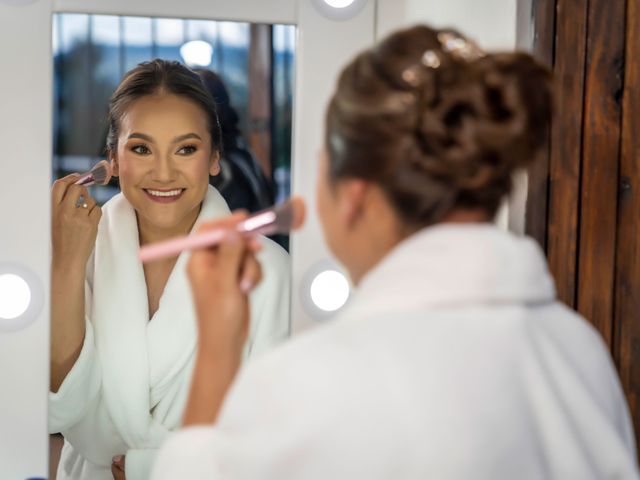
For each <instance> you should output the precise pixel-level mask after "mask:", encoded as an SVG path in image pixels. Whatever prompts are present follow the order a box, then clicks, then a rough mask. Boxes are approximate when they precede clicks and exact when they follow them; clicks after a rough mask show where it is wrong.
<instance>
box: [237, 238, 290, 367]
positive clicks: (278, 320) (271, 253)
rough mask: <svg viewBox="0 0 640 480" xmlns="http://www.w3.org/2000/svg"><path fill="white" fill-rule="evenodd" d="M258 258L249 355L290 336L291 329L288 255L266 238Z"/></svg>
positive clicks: (252, 303) (270, 346) (263, 350)
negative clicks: (258, 276) (259, 277)
mask: <svg viewBox="0 0 640 480" xmlns="http://www.w3.org/2000/svg"><path fill="white" fill-rule="evenodd" d="M262 244H263V250H262V251H261V252H260V253H259V255H258V259H259V261H260V263H261V264H262V282H260V284H259V285H258V287H257V288H256V289H255V291H254V292H253V294H252V295H251V318H252V332H251V336H250V338H249V342H248V348H247V350H246V354H247V355H249V356H252V357H254V356H260V355H261V354H262V353H264V352H265V351H268V350H269V349H270V348H272V347H273V346H274V345H276V344H278V343H280V342H281V341H282V340H284V339H286V338H287V337H288V336H289V333H290V330H291V319H290V303H291V271H290V262H289V255H288V254H287V253H286V252H285V251H284V249H282V247H280V246H279V245H278V244H276V243H275V242H273V241H271V240H269V239H264V240H263V242H262Z"/></svg>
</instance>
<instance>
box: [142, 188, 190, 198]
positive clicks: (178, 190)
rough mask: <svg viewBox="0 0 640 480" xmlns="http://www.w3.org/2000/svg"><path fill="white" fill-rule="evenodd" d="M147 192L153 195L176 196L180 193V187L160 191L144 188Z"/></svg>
mask: <svg viewBox="0 0 640 480" xmlns="http://www.w3.org/2000/svg"><path fill="white" fill-rule="evenodd" d="M146 191H147V192H149V194H151V195H153V196H154V197H176V196H178V195H180V194H181V193H182V189H181V188H179V189H177V190H170V191H168V192H160V191H158V190H146Z"/></svg>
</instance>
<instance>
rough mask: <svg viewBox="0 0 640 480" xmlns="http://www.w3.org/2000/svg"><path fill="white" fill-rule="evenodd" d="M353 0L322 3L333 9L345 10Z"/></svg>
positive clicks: (335, 0) (330, 0) (329, 0)
mask: <svg viewBox="0 0 640 480" xmlns="http://www.w3.org/2000/svg"><path fill="white" fill-rule="evenodd" d="M353 2H355V0H324V3H326V4H327V5H329V6H330V7H333V8H347V7H348V6H349V5H351V4H352V3H353Z"/></svg>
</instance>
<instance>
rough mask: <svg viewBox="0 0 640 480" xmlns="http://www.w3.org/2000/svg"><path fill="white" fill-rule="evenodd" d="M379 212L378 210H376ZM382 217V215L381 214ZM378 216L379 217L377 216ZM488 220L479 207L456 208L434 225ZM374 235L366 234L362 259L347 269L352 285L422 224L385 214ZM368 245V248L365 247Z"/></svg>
mask: <svg viewBox="0 0 640 480" xmlns="http://www.w3.org/2000/svg"><path fill="white" fill-rule="evenodd" d="M378 212H379V210H378ZM383 217H384V216H383ZM378 218H380V217H378ZM489 220H490V218H489V215H487V213H486V212H485V211H484V210H481V209H456V210H453V211H451V212H450V213H449V214H448V215H447V216H445V217H444V218H443V219H442V220H441V221H440V222H438V223H436V224H435V225H442V224H447V223H484V222H488V221H489ZM374 226H377V227H378V228H377V230H378V231H377V233H376V234H375V235H370V234H369V235H367V242H366V243H365V244H364V245H362V247H364V248H363V249H362V251H363V253H364V252H366V254H365V255H363V256H362V260H361V262H360V264H359V265H353V266H352V268H350V269H349V275H350V277H351V280H352V282H353V284H354V285H356V286H357V285H358V284H359V283H360V281H361V280H362V278H363V277H364V276H365V275H366V274H367V272H369V271H370V270H372V269H373V268H375V267H376V265H378V264H379V263H380V261H382V259H383V258H384V257H386V256H387V255H388V254H389V252H391V250H393V249H394V248H395V247H396V246H397V245H398V244H399V243H401V242H402V241H404V240H405V239H407V238H409V237H410V236H411V235H413V234H415V233H416V232H418V231H420V230H422V229H423V228H425V227H422V226H409V225H406V224H404V223H403V222H401V221H400V220H399V219H398V218H397V217H396V216H395V215H393V216H387V221H384V220H382V221H381V220H380V219H378V220H377V221H376V223H374ZM367 247H368V248H367Z"/></svg>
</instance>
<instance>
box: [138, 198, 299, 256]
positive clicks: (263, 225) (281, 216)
mask: <svg viewBox="0 0 640 480" xmlns="http://www.w3.org/2000/svg"><path fill="white" fill-rule="evenodd" d="M304 217H305V205H304V201H303V200H302V198H300V197H293V198H290V199H289V200H287V201H286V202H284V203H281V204H280V205H276V206H275V207H272V208H269V209H267V210H263V211H262V212H258V213H256V214H254V215H251V216H250V217H248V218H246V219H244V220H243V221H242V222H240V223H239V224H238V225H236V231H237V232H238V233H239V234H241V235H246V236H250V235H258V234H260V235H273V234H275V233H289V232H290V231H291V230H296V229H298V228H300V227H301V226H302V224H303V223H304ZM226 232H227V230H226V229H223V228H217V229H214V230H209V231H207V232H203V233H194V234H191V235H186V236H184V237H176V238H172V239H171V240H166V241H164V242H158V243H154V244H151V245H145V246H144V247H142V248H141V249H140V254H139V257H140V260H142V262H143V263H147V262H151V261H153V260H159V259H161V258H167V257H173V256H175V255H179V254H180V253H181V252H183V251H185V250H194V249H198V248H205V247H212V246H214V245H217V244H218V243H220V242H221V241H222V240H224V238H225V235H226Z"/></svg>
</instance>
